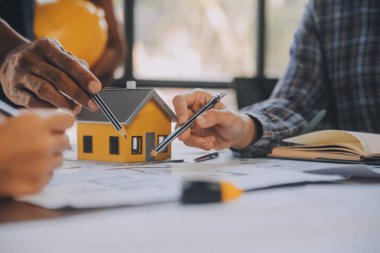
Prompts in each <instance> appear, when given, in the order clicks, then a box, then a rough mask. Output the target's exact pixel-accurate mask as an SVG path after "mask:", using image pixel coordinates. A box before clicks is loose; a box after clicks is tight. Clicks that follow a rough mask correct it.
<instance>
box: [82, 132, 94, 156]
mask: <svg viewBox="0 0 380 253" xmlns="http://www.w3.org/2000/svg"><path fill="white" fill-rule="evenodd" d="M83 153H92V136H88V135H84V136H83Z"/></svg>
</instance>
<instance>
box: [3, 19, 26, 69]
mask: <svg viewBox="0 0 380 253" xmlns="http://www.w3.org/2000/svg"><path fill="white" fill-rule="evenodd" d="M0 38H1V43H0V67H1V65H2V63H3V61H4V58H5V56H6V55H7V54H8V52H10V51H12V50H13V49H14V48H16V47H18V46H20V45H21V44H24V43H27V42H28V40H27V39H25V38H24V37H22V36H21V35H20V34H18V33H17V32H16V31H15V30H13V29H12V28H11V27H10V26H9V25H8V24H7V23H6V22H5V21H4V20H2V19H0Z"/></svg>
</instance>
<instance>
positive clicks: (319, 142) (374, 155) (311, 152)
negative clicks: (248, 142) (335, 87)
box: [268, 130, 380, 162]
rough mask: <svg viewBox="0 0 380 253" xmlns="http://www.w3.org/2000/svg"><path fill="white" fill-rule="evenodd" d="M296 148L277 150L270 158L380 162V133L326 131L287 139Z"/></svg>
mask: <svg viewBox="0 0 380 253" xmlns="http://www.w3.org/2000/svg"><path fill="white" fill-rule="evenodd" d="M284 142H289V143H293V144H296V145H295V146H284V147H275V148H273V149H272V152H271V154H269V155H268V156H269V157H281V158H296V159H312V160H314V159H328V160H330V159H331V160H341V161H376V162H378V161H380V134H370V133H359V132H349V131H339V130H323V131H317V132H313V133H308V134H303V135H299V136H296V137H292V138H288V139H285V140H284Z"/></svg>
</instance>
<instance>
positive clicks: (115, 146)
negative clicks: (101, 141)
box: [110, 136, 119, 155]
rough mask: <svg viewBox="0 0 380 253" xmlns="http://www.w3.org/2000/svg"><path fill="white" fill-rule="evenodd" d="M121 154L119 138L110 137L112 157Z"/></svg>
mask: <svg viewBox="0 0 380 253" xmlns="http://www.w3.org/2000/svg"><path fill="white" fill-rule="evenodd" d="M118 154H119V137H118V136H110V155H118Z"/></svg>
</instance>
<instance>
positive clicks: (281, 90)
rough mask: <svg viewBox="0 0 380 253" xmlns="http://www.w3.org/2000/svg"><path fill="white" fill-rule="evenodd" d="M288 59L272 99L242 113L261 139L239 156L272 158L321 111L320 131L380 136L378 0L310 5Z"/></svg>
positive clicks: (322, 1)
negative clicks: (258, 129) (271, 152)
mask: <svg viewBox="0 0 380 253" xmlns="http://www.w3.org/2000/svg"><path fill="white" fill-rule="evenodd" d="M290 54H291V60H290V63H289V65H288V67H287V69H286V71H285V73H284V75H283V76H282V78H281V79H280V80H279V82H278V84H277V86H276V88H275V89H274V91H273V93H272V95H271V97H270V98H269V99H268V100H266V101H263V102H261V103H257V104H254V105H252V106H249V107H246V108H243V110H242V111H243V112H244V113H246V114H248V115H250V116H251V117H253V118H254V119H255V120H256V121H259V122H260V123H261V125H262V133H263V134H262V137H261V139H259V140H258V141H257V142H255V143H254V144H252V145H251V146H249V147H248V148H246V149H244V150H239V151H237V153H238V154H240V155H242V156H260V155H263V154H266V153H268V151H269V150H270V149H271V147H273V146H274V145H276V144H278V143H279V142H280V140H282V139H284V138H286V137H290V136H294V135H297V134H299V133H300V132H301V131H302V130H303V129H304V128H305V126H306V125H307V124H308V122H309V121H310V120H311V119H312V118H313V117H314V116H315V115H316V114H317V113H318V112H319V111H320V110H322V109H327V112H328V113H327V117H325V119H324V120H323V122H322V123H321V124H320V125H319V126H318V128H319V129H326V128H330V129H331V128H332V129H342V130H351V131H361V132H372V133H380V1H379V0H360V1H358V0H311V1H310V2H309V3H308V4H307V5H306V9H305V13H304V16H303V19H302V22H301V24H300V26H299V28H298V30H297V32H296V34H295V37H294V42H293V45H292V47H291V51H290ZM379 145H380V143H379Z"/></svg>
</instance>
